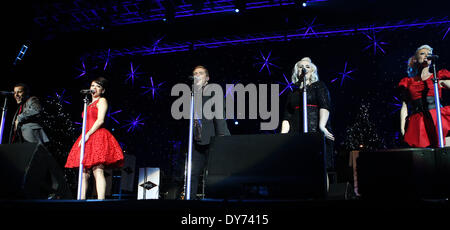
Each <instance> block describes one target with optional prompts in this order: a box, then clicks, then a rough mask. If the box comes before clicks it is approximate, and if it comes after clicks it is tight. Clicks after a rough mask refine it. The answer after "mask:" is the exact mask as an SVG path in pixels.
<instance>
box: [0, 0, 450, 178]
mask: <svg viewBox="0 0 450 230" xmlns="http://www.w3.org/2000/svg"><path fill="white" fill-rule="evenodd" d="M119 2H120V1H106V0H104V1H51V0H47V1H34V3H28V2H25V1H15V3H9V4H8V5H6V6H5V9H4V14H3V15H2V22H3V26H2V30H3V32H2V41H3V42H2V49H1V50H2V55H1V65H2V70H3V74H2V78H1V79H2V80H1V84H0V90H12V89H13V86H14V84H16V83H18V82H25V83H27V84H29V85H30V86H31V88H32V92H33V94H34V95H37V96H39V97H40V98H42V100H43V101H44V100H50V99H52V98H55V95H56V94H55V93H58V94H61V93H62V92H63V91H64V90H65V92H64V96H65V100H66V101H68V102H70V104H68V103H64V102H62V105H63V109H64V111H63V112H64V113H65V114H66V115H68V119H70V120H71V121H73V122H81V116H80V114H81V111H82V97H81V95H80V94H79V90H80V89H84V88H88V86H89V85H90V81H91V80H92V79H93V78H95V77H97V76H106V77H107V78H108V80H110V86H109V88H108V92H107V97H108V101H109V106H110V112H115V111H118V110H121V112H120V113H117V114H114V115H113V117H114V118H115V119H117V120H118V121H119V123H120V124H118V123H116V122H114V121H112V120H109V121H108V123H107V127H108V128H109V130H111V131H112V133H113V134H114V136H115V137H116V138H117V140H118V141H119V142H120V143H121V145H122V147H123V149H124V150H125V152H126V153H127V154H131V155H135V156H136V157H137V166H138V167H160V168H162V170H163V173H165V174H166V175H172V174H174V171H177V170H178V173H179V171H180V168H181V167H180V165H179V162H182V159H183V157H184V153H185V152H186V149H187V141H188V129H187V123H186V121H177V120H174V119H173V118H172V117H171V114H170V107H171V104H172V102H173V101H174V100H175V99H176V98H175V97H171V96H170V90H171V87H172V86H173V85H175V84H177V83H180V82H183V83H189V81H188V80H187V77H188V76H189V75H190V74H191V72H192V69H193V67H194V66H196V65H205V66H207V68H208V69H209V72H210V77H211V81H212V82H216V83H219V84H221V85H225V84H227V83H228V84H230V83H243V84H244V85H245V84H248V83H254V84H277V83H279V82H283V83H285V80H284V77H283V74H285V75H286V77H287V79H288V80H290V75H291V72H292V68H293V66H294V64H295V63H296V62H297V61H299V60H300V59H301V58H302V57H305V56H307V57H310V58H311V59H312V61H313V62H314V63H315V64H316V65H317V67H318V73H319V78H320V80H322V81H324V82H325V84H326V85H327V86H328V88H329V90H330V94H331V98H332V103H333V111H332V113H331V117H330V119H331V122H332V127H333V133H334V135H335V137H336V152H337V153H338V157H339V156H340V154H343V153H345V152H348V150H350V149H353V148H354V146H355V145H356V146H359V145H360V144H364V142H365V141H366V140H367V139H371V138H372V139H376V141H375V142H376V144H374V145H373V146H371V147H373V148H397V147H402V146H404V144H403V143H402V141H401V137H399V133H398V131H399V110H398V109H399V107H398V106H396V105H395V104H401V102H399V101H397V100H396V98H395V97H398V92H397V91H396V86H397V84H398V82H399V80H400V79H401V78H403V77H405V76H406V62H407V59H408V58H409V57H410V56H412V55H413V54H414V52H415V49H416V48H417V47H419V46H420V45H423V44H428V45H430V46H432V47H433V48H434V51H435V53H436V54H438V55H439V56H440V59H439V62H438V68H448V66H449V61H448V60H450V57H449V53H450V52H449V51H450V46H449V39H450V35H448V36H445V34H446V32H447V31H448V28H449V26H450V23H448V20H449V19H448V9H449V8H448V7H447V6H445V5H443V4H445V1H426V2H424V1H333V0H330V1H325V2H323V3H320V2H319V3H317V4H315V5H312V6H310V7H306V8H303V7H301V6H299V4H298V3H296V4H290V5H286V6H276V7H275V6H274V7H268V8H261V9H248V10H245V9H243V8H241V12H240V13H234V12H223V13H216V14H206V15H194V16H190V17H180V18H175V19H173V18H172V19H171V18H170V17H169V18H168V20H167V21H162V20H158V21H148V22H138V23H130V24H126V25H117V24H114V23H113V19H112V16H111V15H108V13H105V14H104V15H103V16H102V17H101V18H100V19H99V18H96V19H89V20H86V21H82V22H77V21H74V20H73V18H70V17H68V16H67V15H66V16H64V14H63V12H64V10H62V9H66V10H67V9H78V10H79V9H81V8H83V9H89V8H95V7H98V6H100V7H106V8H107V7H113V6H114V5H117V4H119ZM131 2H133V1H131ZM136 2H138V3H147V5H145V6H146V8H145V7H142V12H143V13H144V14H145V13H148V12H150V10H151V9H153V8H157V7H158V6H159V4H158V3H167V2H169V1H136ZM171 2H173V5H174V8H172V9H174V10H177V8H176V5H177V4H181V2H184V3H186V2H191V1H171ZM194 2H195V1H194ZM275 2H278V1H275ZM283 2H294V1H283ZM298 2H300V1H298ZM75 3H76V4H75ZM162 5H163V6H166V5H164V4H162ZM56 6H60V7H59V8H58V7H56ZM77 7H78V8H77ZM165 9H166V12H167V10H168V9H169V7H167V6H166V7H165ZM54 15H57V17H58V18H59V20H58V21H54V20H48V21H47V22H46V23H43V24H38V23H36V20H35V19H36V18H39V17H47V18H51V17H52V16H54ZM61 15H62V16H61ZM443 20H447V23H444V24H436V25H422V26H419V25H417V26H408V27H402V28H397V29H383V30H378V31H376V32H375V34H376V38H377V39H378V42H383V43H378V44H379V45H380V46H381V48H382V49H383V50H384V53H383V52H382V51H381V50H380V49H377V50H376V52H374V47H373V41H372V40H371V39H370V38H369V37H368V36H367V35H369V36H370V37H373V33H372V32H371V31H368V32H366V34H364V33H361V32H358V31H355V32H353V33H352V32H349V33H346V34H335V35H330V36H327V37H325V36H315V35H312V34H309V35H307V36H304V37H303V38H304V39H294V38H293V39H284V40H283V39H282V40H278V41H267V40H266V41H262V42H258V43H256V42H253V43H251V42H247V43H237V44H234V45H227V46H221V47H218V48H201V47H200V48H199V47H195V46H193V47H190V49H189V50H187V51H183V52H173V53H166V54H151V55H126V54H125V55H114V56H112V57H111V58H110V59H109V62H108V65H107V67H106V70H104V66H105V58H103V57H101V56H102V55H98V54H99V53H103V54H105V53H106V52H107V50H108V49H111V51H113V52H112V53H114V52H115V53H114V54H118V53H119V51H123V50H124V49H127V48H128V49H132V48H136V47H138V48H139V47H142V46H146V45H147V46H150V47H151V44H153V43H154V42H155V41H156V40H158V39H159V38H161V37H163V39H162V40H161V42H160V43H159V45H160V46H164V45H167V44H174V43H175V42H180V43H184V42H193V43H196V41H199V40H207V39H213V38H215V39H219V40H220V39H223V38H224V37H231V36H246V35H254V34H257V33H273V32H277V33H292V32H293V31H297V32H298V33H304V32H305V31H306V29H307V24H308V23H311V22H312V21H314V23H313V26H314V27H313V29H314V31H315V32H318V31H323V28H328V29H329V28H340V27H345V28H362V27H366V28H367V27H370V26H371V25H373V26H389V25H398V24H402V23H403V24H413V23H416V22H417V23H424V22H427V21H443ZM83 25H89V26H86V27H88V28H83ZM444 36H445V37H444ZM24 43H29V44H31V45H30V48H29V50H28V51H27V53H26V55H25V57H24V59H23V61H21V62H19V63H18V64H17V65H15V66H14V65H13V62H14V59H15V57H16V56H17V53H18V51H19V50H20V48H21V46H22V44H24ZM368 46H369V47H368ZM366 47H368V48H366ZM269 53H271V56H270V60H269V61H270V63H272V64H273V65H270V66H269V67H270V74H269V72H268V71H267V69H266V67H264V69H262V70H261V67H262V66H263V60H262V55H264V56H265V57H267V55H268V54H269ZM82 63H84V64H85V68H86V74H85V75H84V76H81V77H79V75H80V74H81V72H82ZM130 63H133V66H134V68H135V69H136V68H137V72H136V77H135V80H134V84H132V81H131V79H128V80H127V78H128V76H127V75H128V74H129V72H130ZM346 63H347V71H350V70H352V71H353V72H351V73H350V74H349V76H350V77H351V78H352V79H345V80H344V81H343V84H342V85H341V84H340V83H341V77H342V75H341V74H340V73H342V72H344V66H345V64H346ZM274 65H276V66H274ZM150 77H152V78H153V81H154V84H155V85H157V84H160V83H162V82H164V84H162V85H161V86H160V88H159V90H158V94H157V95H155V98H153V97H152V93H151V92H149V93H147V94H143V93H144V92H145V91H146V90H147V89H145V88H142V87H148V86H149V84H150ZM336 78H338V79H337V80H335V79H336ZM333 80H335V81H333ZM284 87H285V86H284V85H280V92H281V91H282V90H283V89H284ZM286 95H287V94H286V93H284V94H282V95H281V97H280V108H279V109H280V117H281V116H282V111H283V106H284V100H285V96H286ZM443 97H444V99H445V98H447V97H448V96H447V95H446V94H444V95H443ZM10 102H11V103H9V108H10V109H9V111H8V119H9V120H7V122H8V123H10V119H11V116H12V114H13V113H14V111H15V109H16V105H15V104H14V103H13V102H12V101H10ZM363 107H364V108H368V109H367V110H364V109H361V108H363ZM361 113H365V114H364V117H365V118H368V120H366V121H364V122H365V123H364V122H362V121H361V120H358V119H359V118H360V117H361V116H358V114H359V115H361ZM139 115H140V117H139V118H140V119H144V120H142V121H141V122H142V123H144V124H143V125H138V126H137V127H136V128H135V129H134V131H131V130H130V131H128V129H129V126H126V125H127V124H128V123H129V122H130V120H132V119H134V118H136V117H137V116H139ZM238 122H239V123H238V124H237V125H236V124H235V121H234V120H228V126H229V129H230V131H231V133H232V134H233V135H238V134H260V133H278V132H279V130H280V128H281V121H280V127H278V129H276V130H274V131H271V132H268V131H260V130H259V125H260V122H261V121H260V120H250V119H246V120H239V121H238ZM355 124H356V125H357V124H359V129H358V130H359V132H364V133H365V135H366V137H365V138H367V139H360V140H356V139H355V138H353V139H352V138H349V136H350V137H351V136H352V135H356V134H355V133H352V132H351V130H354V129H352V127H353V128H354V127H355ZM74 127H79V126H77V125H74ZM7 128H9V127H8V126H7ZM364 129H367V130H366V131H364ZM349 130H350V131H349ZM5 133H8V132H5ZM79 133H80V131H79V130H77V131H76V132H75V134H69V133H66V135H72V136H71V137H70V138H68V139H67V141H66V142H67V143H61V145H63V146H64V147H63V149H64V148H66V151H64V150H62V151H61V152H60V153H54V154H59V155H60V157H61V159H63V158H64V157H65V156H66V155H64V154H67V153H68V151H69V150H70V147H71V146H72V144H73V140H74V139H75V138H76V137H77V136H78V135H79ZM53 135H58V134H53ZM62 135H63V134H62ZM69 140H72V141H69ZM355 142H357V143H355ZM372 143H374V142H372ZM177 162H178V163H177ZM181 169H182V168H181Z"/></svg>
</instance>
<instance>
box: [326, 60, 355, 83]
mask: <svg viewBox="0 0 450 230" xmlns="http://www.w3.org/2000/svg"><path fill="white" fill-rule="evenodd" d="M352 72H354V70H349V71H347V62H345V66H344V72H342V73H339V74H340V75H341V86H342V85H343V84H344V80H345V79H346V78H350V79H352V80H354V79H353V78H352V77H350V75H349V74H350V73H352ZM337 79H339V78H335V79H333V80H331V83H333V82H334V81H336V80H337Z"/></svg>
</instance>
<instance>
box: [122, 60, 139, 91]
mask: <svg viewBox="0 0 450 230" xmlns="http://www.w3.org/2000/svg"><path fill="white" fill-rule="evenodd" d="M130 67H131V68H130V73H128V74H127V76H128V78H127V79H125V82H127V81H128V80H129V79H131V85H133V86H134V78H137V77H138V73H137V70H138V69H139V66H138V67H136V69H135V68H134V67H133V62H130Z"/></svg>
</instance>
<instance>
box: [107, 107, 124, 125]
mask: <svg viewBox="0 0 450 230" xmlns="http://www.w3.org/2000/svg"><path fill="white" fill-rule="evenodd" d="M120 112H122V110H117V111H115V112H111V110H108V113H107V114H106V116H108V117H109V118H111V120H113V121H114V122H116V123H117V124H120V122H119V121H118V120H117V119H116V118H114V117H113V115H114V114H117V113H120Z"/></svg>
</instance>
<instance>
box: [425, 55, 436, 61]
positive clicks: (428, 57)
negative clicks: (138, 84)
mask: <svg viewBox="0 0 450 230" xmlns="http://www.w3.org/2000/svg"><path fill="white" fill-rule="evenodd" d="M427 59H428V60H432V61H435V60H437V59H439V56H438V55H428V56H427Z"/></svg>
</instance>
